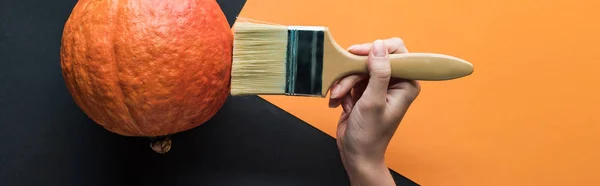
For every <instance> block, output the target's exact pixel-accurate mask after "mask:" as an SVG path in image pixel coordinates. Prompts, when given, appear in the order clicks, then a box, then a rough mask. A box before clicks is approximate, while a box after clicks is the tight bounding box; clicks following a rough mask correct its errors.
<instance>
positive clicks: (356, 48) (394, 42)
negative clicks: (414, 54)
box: [347, 37, 408, 55]
mask: <svg viewBox="0 0 600 186" xmlns="http://www.w3.org/2000/svg"><path fill="white" fill-rule="evenodd" d="M383 42H384V44H385V46H386V48H387V49H388V51H389V53H390V54H398V53H408V49H407V48H406V45H404V41H403V40H402V39H401V38H399V37H393V38H389V39H385V40H383ZM372 46H373V43H363V44H357V45H352V46H350V47H348V49H347V50H348V51H349V52H350V53H353V54H355V55H369V52H370V51H371V47H372Z"/></svg>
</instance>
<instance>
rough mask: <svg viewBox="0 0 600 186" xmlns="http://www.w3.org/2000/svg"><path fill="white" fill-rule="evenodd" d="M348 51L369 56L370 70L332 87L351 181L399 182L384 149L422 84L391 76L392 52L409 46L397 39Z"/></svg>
mask: <svg viewBox="0 0 600 186" xmlns="http://www.w3.org/2000/svg"><path fill="white" fill-rule="evenodd" d="M348 50H349V51H350V52H351V53H354V54H356V55H368V58H369V61H368V70H369V74H368V75H367V74H365V75H350V76H347V77H345V78H343V79H341V80H340V81H338V82H337V83H336V84H335V85H334V86H333V88H332V89H331V100H330V102H329V105H330V107H337V106H340V105H341V106H342V108H343V112H342V115H341V117H340V120H339V122H338V128H337V145H338V148H339V150H340V153H341V156H342V161H343V163H344V166H345V168H346V170H347V171H348V174H349V176H350V180H351V182H352V184H353V185H378V186H384V185H395V184H394V181H393V179H392V177H391V174H390V172H389V170H388V169H387V166H386V165H385V161H384V155H385V151H386V149H387V146H388V144H389V142H390V140H391V138H392V136H393V135H394V133H395V132H396V129H397V128H398V125H399V124H400V122H401V121H402V118H403V117H404V115H405V113H406V111H407V110H408V108H409V106H410V105H411V103H412V102H413V100H415V99H416V97H417V95H418V94H419V92H420V87H419V84H418V83H417V82H416V81H411V80H403V79H396V78H392V77H391V67H390V62H389V58H388V54H389V53H406V52H408V51H407V49H406V47H405V46H404V43H403V42H402V40H401V39H399V38H390V39H386V40H383V41H382V40H377V41H375V42H374V43H366V44H361V45H354V46H352V47H350V48H349V49H348Z"/></svg>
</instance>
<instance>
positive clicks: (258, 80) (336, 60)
mask: <svg viewBox="0 0 600 186" xmlns="http://www.w3.org/2000/svg"><path fill="white" fill-rule="evenodd" d="M233 32H234V37H235V40H234V44H233V62H232V70H231V92H230V93H231V95H233V96H240V95H288V96H312V97H315V96H320V97H325V96H326V94H327V92H328V91H329V89H330V88H331V86H332V85H333V84H334V83H335V82H336V81H337V80H339V79H340V78H343V77H344V76H347V75H350V74H357V73H368V71H367V56H358V55H354V54H352V53H350V52H348V51H347V50H345V49H343V48H341V47H340V46H339V45H338V44H337V43H336V42H335V40H334V39H333V37H332V36H331V34H330V32H329V30H328V28H327V27H324V26H286V25H278V24H273V23H265V22H257V21H250V20H243V19H238V22H236V23H235V24H234V26H233ZM389 58H390V64H391V68H392V77H395V78H403V79H410V80H424V81H442V80H452V79H457V78H461V77H464V76H467V75H470V74H472V73H473V65H472V64H471V63H469V62H468V61H465V60H463V59H460V58H457V57H454V56H449V55H444V54H437V53H403V54H390V55H389Z"/></svg>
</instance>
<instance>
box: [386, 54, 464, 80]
mask: <svg viewBox="0 0 600 186" xmlns="http://www.w3.org/2000/svg"><path fill="white" fill-rule="evenodd" d="M390 64H391V67H392V76H393V77H396V78H403V79H412V80H430V81H440V80H450V79H456V78H461V77H464V76H468V75H470V74H472V73H473V65H472V64H471V63H469V62H468V61H465V60H463V59H460V58H457V57H453V56H449V55H444V54H435V53H404V54H390Z"/></svg>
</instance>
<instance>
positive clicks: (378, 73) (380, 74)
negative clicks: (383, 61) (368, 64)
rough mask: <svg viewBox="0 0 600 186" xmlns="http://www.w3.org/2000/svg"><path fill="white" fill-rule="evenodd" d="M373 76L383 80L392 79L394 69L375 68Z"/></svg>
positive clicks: (372, 72) (372, 71)
mask: <svg viewBox="0 0 600 186" xmlns="http://www.w3.org/2000/svg"><path fill="white" fill-rule="evenodd" d="M371 74H372V76H374V77H376V78H381V79H387V78H391V76H392V69H391V68H373V69H372V70H371Z"/></svg>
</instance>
